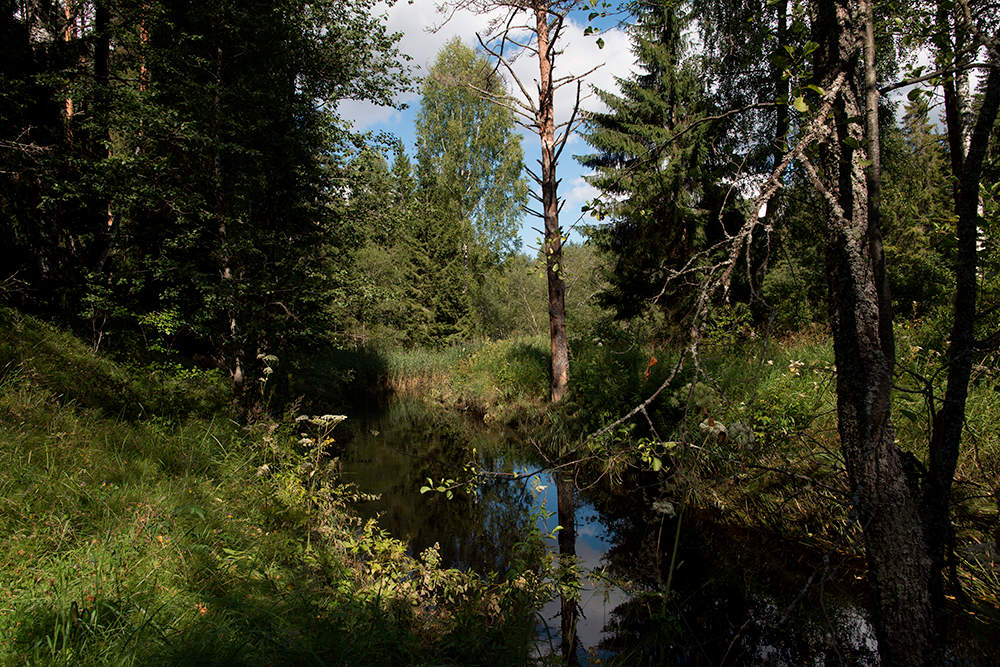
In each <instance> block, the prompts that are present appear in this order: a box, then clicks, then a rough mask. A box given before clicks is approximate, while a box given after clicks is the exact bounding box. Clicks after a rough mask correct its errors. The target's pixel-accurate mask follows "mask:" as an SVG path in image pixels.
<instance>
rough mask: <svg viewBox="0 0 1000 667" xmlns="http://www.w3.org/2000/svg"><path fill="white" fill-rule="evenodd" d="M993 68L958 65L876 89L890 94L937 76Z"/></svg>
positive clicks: (978, 64) (980, 65) (971, 64)
mask: <svg viewBox="0 0 1000 667" xmlns="http://www.w3.org/2000/svg"><path fill="white" fill-rule="evenodd" d="M990 67H993V65H990V63H969V64H967V65H959V66H958V67H947V68H945V69H939V70H936V71H934V72H931V73H930V74H925V75H923V76H916V77H913V78H911V79H903V80H901V81H897V82H896V83H891V84H889V85H887V86H882V87H881V88H879V89H878V92H879V93H880V94H881V95H885V94H886V93H890V92H892V91H894V90H899V89H900V88H906V87H907V86H912V85H914V84H917V83H923V82H924V81H930V80H931V79H936V78H938V77H939V76H946V75H948V74H958V73H959V72H967V71H969V70H973V69H989V68H990Z"/></svg>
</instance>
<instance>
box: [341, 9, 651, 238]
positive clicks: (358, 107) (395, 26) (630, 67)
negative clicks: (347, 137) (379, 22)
mask: <svg viewBox="0 0 1000 667" xmlns="http://www.w3.org/2000/svg"><path fill="white" fill-rule="evenodd" d="M438 2H439V0H412V2H407V1H406V0H400V2H397V3H396V4H395V5H393V6H391V7H390V8H388V9H387V10H384V11H385V14H386V19H387V22H388V26H389V29H390V30H391V31H394V32H400V33H402V39H401V40H400V42H399V47H400V51H401V52H403V53H406V54H408V55H409V56H411V57H412V58H413V62H412V64H413V65H414V66H415V67H416V68H417V69H416V74H417V75H418V76H422V75H424V74H425V73H426V72H427V70H428V68H429V67H430V65H431V64H433V62H434V59H435V57H436V56H437V53H438V51H439V50H440V49H441V48H442V47H443V46H444V45H445V43H446V42H448V41H449V40H450V39H452V38H453V37H456V36H457V37H459V38H460V39H461V40H462V42H464V43H465V44H466V45H467V46H469V47H471V48H474V49H478V48H479V43H478V40H477V39H476V33H477V32H478V33H480V34H482V35H484V36H485V35H486V31H487V29H488V26H489V22H490V18H491V16H490V15H482V14H474V13H469V12H458V13H455V14H454V15H453V16H452V17H451V19H450V20H448V21H447V22H446V23H443V22H444V19H445V18H446V15H444V14H441V13H439V12H438V11H437V9H436V5H437V4H438ZM588 16H589V12H588V11H584V10H581V11H576V12H574V13H573V14H572V15H571V16H570V20H569V22H568V24H567V25H566V26H565V28H564V31H563V35H562V42H563V53H561V54H559V55H558V56H557V58H556V64H555V76H556V77H559V76H564V75H568V74H584V73H586V72H588V71H589V70H591V69H593V68H594V67H595V66H598V65H600V67H599V68H598V69H597V70H596V71H594V72H593V73H591V74H589V75H588V76H587V78H586V79H585V81H584V86H583V91H584V94H586V93H587V92H588V91H589V87H588V84H590V85H593V86H596V87H598V88H600V89H602V90H613V91H616V92H617V87H616V85H615V77H628V76H629V75H630V74H631V73H632V72H633V71H634V70H635V67H636V65H635V58H634V57H633V55H632V53H631V48H630V42H629V39H628V35H627V34H626V33H625V31H624V30H623V29H622V28H620V27H618V26H617V22H618V19H619V18H621V17H606V18H604V19H603V20H602V19H601V18H600V17H598V18H597V19H596V22H595V24H594V25H595V27H598V28H600V32H599V34H593V35H589V36H588V35H584V31H585V30H586V28H587V26H588V25H589V24H588V21H587V20H588ZM442 23H443V25H442ZM434 28H437V29H436V30H433V29H434ZM598 37H600V38H601V39H602V40H603V43H604V46H603V48H599V46H598V44H597V38H598ZM528 55H529V54H525V57H522V58H519V59H517V60H516V61H515V63H514V69H515V71H516V72H517V74H518V77H519V78H520V79H521V81H522V82H524V83H525V84H526V85H528V86H533V82H534V81H536V80H537V78H538V62H537V59H534V58H531V57H528ZM508 85H509V86H510V87H511V90H514V88H513V84H512V82H509V83H508ZM571 88H572V90H571ZM530 89H531V88H529V90H530ZM574 98H575V87H571V86H565V87H564V88H562V89H561V90H560V91H558V92H557V93H556V99H555V107H556V109H555V111H556V123H559V122H562V121H566V120H568V119H569V116H570V114H571V113H572V110H573V102H574ZM399 101H400V102H404V103H406V104H408V105H409V108H407V109H405V110H402V111H400V110H396V109H393V108H390V107H378V106H375V105H373V104H371V103H367V102H357V101H353V100H347V101H343V102H341V103H340V105H339V107H338V109H339V112H340V115H341V116H342V117H343V118H345V119H347V120H350V121H351V123H352V124H353V126H354V129H355V130H358V131H367V130H370V131H373V132H389V133H391V134H394V135H395V136H397V137H399V138H400V139H401V140H402V141H403V144H404V145H405V146H406V148H407V150H408V151H409V152H410V154H411V155H412V154H413V152H414V142H415V139H414V124H415V120H416V113H417V109H418V108H419V105H420V96H419V94H418V93H417V92H412V93H408V94H406V95H403V96H401V97H400V98H399ZM580 106H581V109H586V110H592V111H599V110H602V108H603V107H602V105H601V104H600V101H599V100H597V98H596V97H594V96H592V95H591V96H589V98H586V99H584V100H583V101H582V102H581V104H580ZM521 137H522V141H521V145H522V148H523V150H524V156H525V161H526V162H527V163H528V164H529V165H537V162H536V161H537V160H538V158H539V155H540V152H539V148H538V137H537V136H535V135H533V134H530V133H528V132H527V131H523V132H522V135H521ZM589 152H591V150H590V147H589V146H588V145H587V143H586V142H585V141H583V139H582V138H580V137H579V136H573V137H571V138H570V140H569V143H568V144H567V146H566V150H565V151H564V152H563V154H562V157H561V159H560V163H559V168H558V171H557V176H558V177H559V178H561V179H562V183H561V185H560V187H559V194H560V196H562V197H563V198H565V200H566V202H565V206H564V207H563V210H562V214H561V216H560V222H561V223H562V226H563V228H564V230H569V231H570V236H571V239H573V240H575V241H580V240H581V238H582V237H581V236H580V234H579V233H578V232H576V231H573V230H572V228H571V226H572V225H574V224H575V223H576V222H577V220H578V219H579V218H580V215H581V214H580V207H581V206H583V205H584V204H585V203H586V202H587V201H589V200H591V199H593V198H594V197H595V196H596V195H597V191H596V190H595V189H594V188H593V187H592V186H591V185H589V184H587V183H586V181H584V178H583V177H584V174H585V170H584V169H583V168H582V167H581V166H580V164H579V163H578V162H577V161H576V160H575V159H573V155H579V154H586V153H589ZM534 171H535V172H536V173H537V172H538V169H537V168H536V169H534ZM540 228H541V221H540V220H539V219H537V218H534V217H532V216H529V215H526V216H525V219H524V220H523V221H522V224H521V232H520V238H521V243H522V249H523V250H525V251H531V250H532V249H533V248H537V247H538V245H539V243H538V241H539V237H540V236H541V233H540V232H539V231H538V230H539V229H540Z"/></svg>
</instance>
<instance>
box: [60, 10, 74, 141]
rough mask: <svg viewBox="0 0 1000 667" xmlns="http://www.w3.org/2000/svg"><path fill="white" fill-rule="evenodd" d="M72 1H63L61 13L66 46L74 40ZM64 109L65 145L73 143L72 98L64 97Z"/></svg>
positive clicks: (69, 96)
mask: <svg viewBox="0 0 1000 667" xmlns="http://www.w3.org/2000/svg"><path fill="white" fill-rule="evenodd" d="M75 4H76V3H75V1H74V0H65V5H64V6H63V13H64V16H65V18H66V27H65V28H64V29H63V41H65V42H66V43H67V44H69V43H70V42H72V41H73V40H74V39H76V14H75V12H74V11H73V10H74V6H75ZM63 106H64V108H65V119H64V122H65V126H64V127H63V132H64V133H65V136H66V143H68V144H72V143H73V116H74V115H75V113H76V110H75V109H74V105H73V96H72V95H66V100H65V102H64V105H63Z"/></svg>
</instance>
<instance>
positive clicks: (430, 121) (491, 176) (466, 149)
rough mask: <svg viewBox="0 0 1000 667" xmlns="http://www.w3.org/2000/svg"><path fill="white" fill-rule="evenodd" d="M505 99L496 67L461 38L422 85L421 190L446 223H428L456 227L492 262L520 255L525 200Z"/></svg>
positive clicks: (419, 121) (419, 132)
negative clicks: (519, 242) (518, 248)
mask: <svg viewBox="0 0 1000 667" xmlns="http://www.w3.org/2000/svg"><path fill="white" fill-rule="evenodd" d="M506 98H507V91H506V88H505V85H504V83H503V79H502V78H501V77H500V76H499V75H498V74H497V73H496V70H495V68H494V67H493V66H492V65H491V64H490V62H489V61H488V60H487V59H486V58H484V57H482V56H478V55H477V54H476V53H475V52H474V51H473V50H472V49H470V48H469V47H467V46H465V45H464V44H462V42H461V40H460V39H458V38H457V37H456V38H455V39H453V40H451V41H450V42H448V43H447V44H446V45H445V46H444V47H443V48H442V49H441V52H440V53H439V54H438V56H437V59H436V60H435V62H434V64H433V65H432V66H431V68H430V72H429V73H428V76H427V78H426V79H425V80H424V84H423V90H422V98H421V105H420V111H419V113H418V115H417V123H416V132H417V165H418V166H417V177H418V183H419V187H420V189H421V193H422V196H425V197H427V198H428V199H429V201H430V202H431V203H432V205H433V207H434V212H435V214H436V216H437V217H439V218H441V220H440V221H437V222H435V223H431V221H427V224H435V225H448V226H451V227H453V228H454V232H453V238H455V239H456V240H457V242H458V243H459V244H462V243H464V244H468V245H469V246H474V247H475V248H476V250H477V251H478V252H482V253H485V257H483V258H482V259H483V260H484V261H486V262H487V264H491V263H495V262H497V261H498V260H500V259H503V258H505V257H508V256H510V255H511V254H513V253H514V252H515V251H516V250H517V223H518V222H519V221H520V218H521V212H522V211H521V209H522V207H523V206H524V204H525V202H526V200H527V188H526V185H525V182H524V179H523V177H522V176H521V163H522V161H523V156H522V153H521V143H520V140H519V138H518V136H517V133H516V131H515V128H514V115H513V114H512V113H511V112H510V111H509V110H508V109H506V108H505V107H504V106H502V105H501V104H500V103H501V102H503V101H504V100H505V99H506ZM458 249H459V248H457V247H456V248H450V249H449V251H450V252H456V251H457V250H458ZM466 252H471V251H469V250H467V251H466ZM465 261H466V262H468V261H469V259H468V258H466V259H465ZM466 270H468V269H466Z"/></svg>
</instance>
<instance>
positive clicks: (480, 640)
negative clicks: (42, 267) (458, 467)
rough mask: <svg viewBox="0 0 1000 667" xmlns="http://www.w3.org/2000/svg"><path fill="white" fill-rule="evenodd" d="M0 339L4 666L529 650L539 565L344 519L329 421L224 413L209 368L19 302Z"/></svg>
mask: <svg viewBox="0 0 1000 667" xmlns="http://www.w3.org/2000/svg"><path fill="white" fill-rule="evenodd" d="M0 341H2V342H0V462H2V463H0V664H4V665H8V664H10V665H16V664H54V665H91V664H92V665H98V664H100V665H106V664H113V665H117V664H121V665H131V664H154V665H155V664H164V665H173V664H206V665H212V664H215V665H262V664H278V663H282V662H285V663H290V664H349V665H365V664H371V665H376V664H377V665H381V664H420V663H430V662H433V663H434V664H483V663H485V662H497V661H499V662H501V663H512V662H518V661H521V660H522V659H523V656H524V654H525V652H526V650H527V643H528V642H527V632H528V631H527V629H526V628H529V627H530V621H531V613H532V610H533V608H534V605H535V604H537V603H538V596H539V592H538V591H539V590H540V589H541V588H542V586H540V583H539V582H538V581H536V580H535V579H534V578H533V577H534V576H535V575H533V574H532V573H531V572H524V573H520V574H516V575H514V576H512V577H511V578H509V579H503V580H491V581H483V580H480V579H478V578H476V577H474V576H472V575H469V574H465V573H462V572H456V571H449V570H442V569H440V568H439V567H438V566H437V557H436V555H435V554H434V553H432V552H430V553H426V554H422V555H420V556H419V557H413V556H410V555H407V554H406V549H405V545H403V544H402V543H400V542H398V541H397V540H395V539H392V538H391V537H389V536H388V535H386V534H385V533H384V532H383V531H382V530H381V529H380V528H379V527H378V525H377V524H375V523H373V522H365V523H362V522H361V521H360V520H358V519H356V518H354V515H353V514H352V513H351V511H350V504H351V502H353V500H354V499H355V498H358V497H360V496H359V492H358V491H357V490H356V489H353V488H351V487H350V486H346V485H343V484H341V483H340V482H339V480H338V478H337V475H336V468H335V466H334V465H333V463H334V462H333V460H332V459H330V458H329V454H330V449H331V448H332V447H335V444H333V443H332V442H331V441H330V439H331V438H333V439H335V437H336V431H331V430H329V429H327V430H325V431H324V430H322V429H321V428H320V427H317V426H314V425H312V424H310V422H299V423H292V422H283V423H279V422H275V423H270V422H264V423H259V424H256V425H253V426H251V427H243V426H240V425H237V424H236V423H234V422H233V421H231V420H230V419H229V418H228V415H227V413H226V411H225V410H224V409H222V410H220V403H221V405H222V406H223V407H224V406H225V404H226V401H225V400H224V399H222V397H223V396H224V393H220V390H219V387H218V385H217V384H216V383H213V382H206V381H204V380H205V379H204V378H201V379H199V380H198V381H191V380H189V379H187V378H184V377H183V376H181V377H177V376H176V375H174V376H169V375H161V376H157V375H155V374H149V373H145V374H141V373H138V372H135V371H129V370H127V369H124V368H122V367H120V366H117V365H115V364H113V363H111V362H109V361H107V360H105V359H101V358H99V357H97V356H95V355H94V354H92V353H91V352H90V350H89V349H87V348H86V347H85V346H83V345H81V344H80V343H79V342H78V341H76V340H75V339H73V338H72V337H71V336H69V335H66V334H63V333H60V332H58V331H56V330H54V329H52V328H50V327H48V326H46V325H43V324H41V323H39V322H37V321H35V320H32V319H30V318H26V317H23V316H21V315H19V314H17V313H14V312H12V311H6V310H4V311H0ZM154 410H155V411H154ZM318 428H319V429H320V431H322V432H318V431H317V429H318ZM303 433H305V434H306V435H307V436H309V438H308V439H304V438H303V437H302V434H303ZM310 443H312V444H310Z"/></svg>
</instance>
